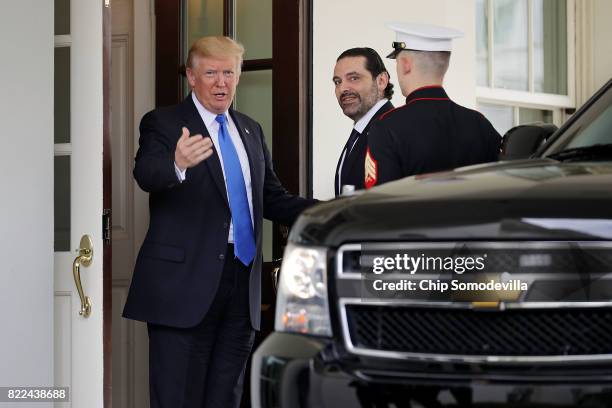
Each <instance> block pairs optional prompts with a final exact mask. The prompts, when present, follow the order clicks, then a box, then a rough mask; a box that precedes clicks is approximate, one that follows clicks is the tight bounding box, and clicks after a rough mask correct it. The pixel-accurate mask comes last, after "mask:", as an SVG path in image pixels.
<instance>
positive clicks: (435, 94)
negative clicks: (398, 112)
mask: <svg viewBox="0 0 612 408" xmlns="http://www.w3.org/2000/svg"><path fill="white" fill-rule="evenodd" d="M416 99H448V95H447V94H446V91H445V90H444V88H443V87H442V86H440V85H429V86H423V87H421V88H417V89H415V90H414V91H412V93H411V94H410V95H408V96H407V97H406V104H409V103H410V102H413V101H414V100H416Z"/></svg>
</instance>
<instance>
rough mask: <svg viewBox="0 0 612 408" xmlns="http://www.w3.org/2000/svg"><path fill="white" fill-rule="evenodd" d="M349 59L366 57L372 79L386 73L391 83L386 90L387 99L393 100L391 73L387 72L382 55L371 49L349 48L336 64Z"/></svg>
mask: <svg viewBox="0 0 612 408" xmlns="http://www.w3.org/2000/svg"><path fill="white" fill-rule="evenodd" d="M347 57H365V59H366V63H365V67H366V69H367V70H368V71H369V72H370V74H372V78H374V79H375V78H376V77H377V76H378V75H380V74H382V73H383V72H386V73H387V76H388V77H389V83H388V84H387V87H386V88H385V98H387V99H391V97H392V96H393V84H392V83H391V76H390V75H389V71H387V68H385V64H384V63H383V61H382V58H380V55H378V53H377V52H376V51H375V50H373V49H372V48H370V47H356V48H349V49H348V50H346V51H344V52H343V53H342V54H340V56H339V57H338V59H337V60H336V62H338V61H340V60H341V59H342V58H347Z"/></svg>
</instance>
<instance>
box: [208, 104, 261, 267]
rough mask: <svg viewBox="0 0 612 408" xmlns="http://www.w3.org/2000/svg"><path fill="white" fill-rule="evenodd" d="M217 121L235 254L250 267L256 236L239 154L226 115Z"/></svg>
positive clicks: (219, 117) (220, 116) (219, 116)
mask: <svg viewBox="0 0 612 408" xmlns="http://www.w3.org/2000/svg"><path fill="white" fill-rule="evenodd" d="M215 120H216V121H217V122H219V147H220V148H221V154H222V155H223V169H224V170H225V183H226V185H227V195H228V200H229V205H230V211H231V213H232V222H233V224H234V253H235V255H236V257H237V258H238V259H240V262H242V263H243V264H245V265H249V264H250V263H251V261H252V260H253V258H254V257H255V234H254V233H253V224H252V223H251V212H250V211H249V201H248V199H247V191H246V186H245V183H244V175H243V174H242V168H241V167H240V160H239V159H238V153H236V148H235V147H234V143H232V138H231V137H230V134H229V131H228V130H227V124H226V121H225V115H223V114H221V115H217V117H216V118H215Z"/></svg>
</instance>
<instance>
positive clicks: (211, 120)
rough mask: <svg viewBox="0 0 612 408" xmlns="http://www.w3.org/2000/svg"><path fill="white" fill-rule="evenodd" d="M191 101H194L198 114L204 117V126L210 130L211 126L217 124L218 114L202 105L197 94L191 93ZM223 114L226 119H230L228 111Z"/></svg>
mask: <svg viewBox="0 0 612 408" xmlns="http://www.w3.org/2000/svg"><path fill="white" fill-rule="evenodd" d="M191 99H192V100H193V103H194V105H195V107H196V109H197V110H198V113H199V114H200V116H201V117H202V120H203V121H204V124H205V125H206V127H207V128H209V129H210V126H211V125H215V124H216V123H217V121H216V117H217V114H216V113H212V112H211V111H209V110H208V109H206V108H205V107H204V105H202V104H201V103H200V101H199V100H198V97H197V96H196V94H195V92H191ZM223 114H224V115H225V118H226V119H228V116H229V115H228V113H227V111H225V112H223Z"/></svg>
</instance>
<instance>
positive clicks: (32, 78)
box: [0, 0, 54, 407]
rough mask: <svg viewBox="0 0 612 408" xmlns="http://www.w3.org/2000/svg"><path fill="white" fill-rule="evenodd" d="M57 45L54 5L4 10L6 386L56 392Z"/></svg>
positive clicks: (1, 242)
mask: <svg viewBox="0 0 612 408" xmlns="http://www.w3.org/2000/svg"><path fill="white" fill-rule="evenodd" d="M33 22H35V23H33ZM53 42H54V38H53V2H52V1H40V0H20V1H12V2H10V3H8V2H7V4H3V7H2V12H0V55H1V58H2V59H1V61H2V63H1V64H0V89H1V90H2V94H1V96H0V140H1V141H2V149H0V163H1V164H0V166H1V167H0V186H1V188H2V198H1V200H0V201H1V203H2V204H1V206H0V208H1V211H0V259H2V263H1V267H0V268H1V269H0V322H1V329H0V330H1V331H2V336H1V338H0V362H2V363H1V364H0V386H27V385H31V386H44V385H47V386H50V385H53V337H52V336H53ZM0 405H1V404H0ZM18 405H23V406H24V407H26V406H31V405H30V404H27V403H26V404H18ZM34 405H37V406H41V407H43V406H45V407H46V406H50V405H51V404H46V403H45V404H34Z"/></svg>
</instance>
